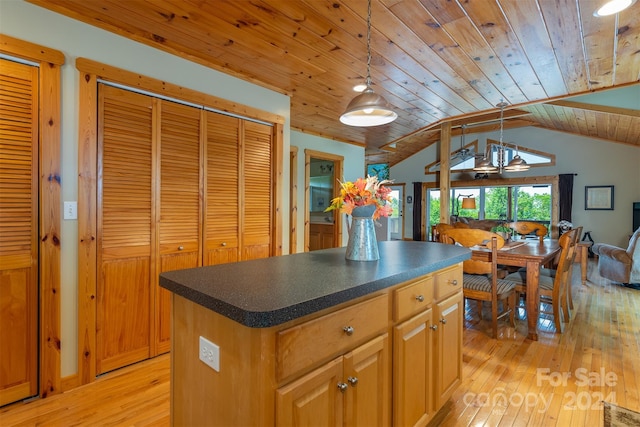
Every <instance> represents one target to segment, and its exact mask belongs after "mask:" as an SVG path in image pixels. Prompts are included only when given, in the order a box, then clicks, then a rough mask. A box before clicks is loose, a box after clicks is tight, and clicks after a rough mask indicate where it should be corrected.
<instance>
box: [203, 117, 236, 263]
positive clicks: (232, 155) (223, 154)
mask: <svg viewBox="0 0 640 427" xmlns="http://www.w3.org/2000/svg"><path fill="white" fill-rule="evenodd" d="M205 117H206V121H205V122H206V123H205V125H206V147H205V158H206V180H205V191H204V194H205V198H206V214H205V226H204V230H205V248H204V262H203V264H204V265H214V264H224V263H229V262H236V261H238V259H239V250H240V249H239V244H240V243H239V233H240V226H239V222H238V217H239V215H240V210H239V193H238V192H239V174H240V170H239V166H240V163H239V162H240V159H239V140H238V138H239V132H240V119H238V118H236V117H230V116H225V115H222V114H218V113H213V112H210V111H206V112H205Z"/></svg>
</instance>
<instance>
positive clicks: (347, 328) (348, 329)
mask: <svg viewBox="0 0 640 427" xmlns="http://www.w3.org/2000/svg"><path fill="white" fill-rule="evenodd" d="M342 330H343V331H344V333H345V334H347V335H349V336H351V335H353V326H345V327H344V328H342Z"/></svg>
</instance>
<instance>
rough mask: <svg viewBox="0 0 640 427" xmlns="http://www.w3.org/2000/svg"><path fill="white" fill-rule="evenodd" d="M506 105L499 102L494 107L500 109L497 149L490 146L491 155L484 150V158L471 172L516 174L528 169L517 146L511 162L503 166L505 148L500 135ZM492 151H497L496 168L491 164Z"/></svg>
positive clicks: (502, 129)
mask: <svg viewBox="0 0 640 427" xmlns="http://www.w3.org/2000/svg"><path fill="white" fill-rule="evenodd" d="M507 105H508V104H507V103H506V102H500V103H499V104H498V105H496V106H497V107H500V145H498V146H497V147H495V146H494V145H492V146H491V155H488V154H487V152H488V151H489V150H488V149H487V150H485V156H484V157H483V158H482V160H481V161H480V163H478V165H477V166H476V167H475V168H473V170H474V171H476V172H484V173H496V172H497V173H502V172H504V171H507V172H518V171H526V170H527V169H529V165H528V164H527V162H525V161H524V159H523V158H522V157H520V153H519V151H518V146H517V145H516V155H515V156H513V159H511V161H509V163H508V164H507V165H505V158H506V152H507V148H506V147H505V145H504V142H502V135H503V132H504V107H506V106H507ZM494 149H495V150H496V151H497V153H496V154H497V160H498V165H497V166H494V164H493V163H492V157H493V150H494Z"/></svg>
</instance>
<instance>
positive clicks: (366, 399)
mask: <svg viewBox="0 0 640 427" xmlns="http://www.w3.org/2000/svg"><path fill="white" fill-rule="evenodd" d="M390 374H391V360H390V359H389V335H388V334H384V335H381V336H379V337H377V338H374V339H372V340H371V341H369V342H367V343H366V344H363V345H361V346H360V347H358V348H357V349H355V350H353V351H351V352H349V353H347V354H346V355H344V378H343V382H344V383H346V384H347V390H346V392H345V404H344V410H345V414H344V425H345V426H347V427H357V426H369V427H375V426H377V427H387V426H388V425H389V421H390V420H391V411H390V409H391V394H390V393H391V390H390V389H389V385H390V383H391V380H390V378H391V377H390Z"/></svg>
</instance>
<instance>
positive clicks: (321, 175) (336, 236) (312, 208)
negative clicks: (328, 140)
mask: <svg viewBox="0 0 640 427" xmlns="http://www.w3.org/2000/svg"><path fill="white" fill-rule="evenodd" d="M343 163H344V157H342V156H336V155H334V154H329V153H323V152H319V151H314V150H305V202H304V207H305V208H304V209H305V211H304V212H305V219H304V226H305V227H304V228H305V230H304V235H305V238H304V250H305V252H308V251H313V250H319V249H329V248H336V247H339V246H342V245H341V242H342V224H341V222H340V212H338V211H331V212H325V209H326V208H327V207H329V205H330V204H331V200H332V199H333V198H335V197H336V196H337V195H338V194H340V188H339V185H338V179H339V177H342V172H343Z"/></svg>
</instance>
